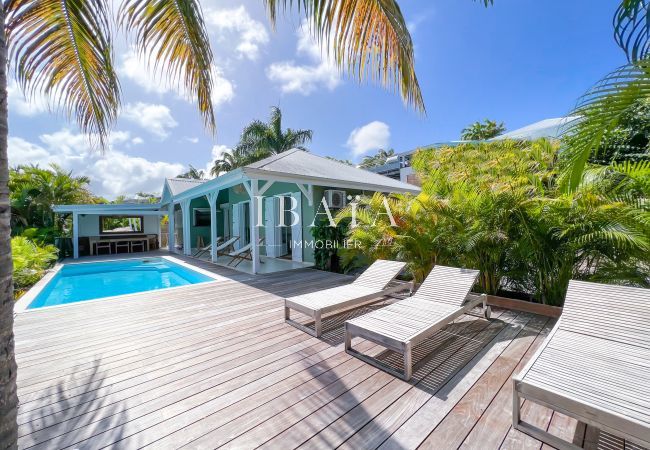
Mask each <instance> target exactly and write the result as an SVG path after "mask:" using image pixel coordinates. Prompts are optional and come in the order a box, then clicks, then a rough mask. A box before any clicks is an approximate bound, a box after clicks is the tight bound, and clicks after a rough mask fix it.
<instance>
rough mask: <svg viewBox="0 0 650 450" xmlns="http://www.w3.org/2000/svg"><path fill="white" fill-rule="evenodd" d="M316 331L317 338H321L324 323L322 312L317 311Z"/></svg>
mask: <svg viewBox="0 0 650 450" xmlns="http://www.w3.org/2000/svg"><path fill="white" fill-rule="evenodd" d="M314 330H315V331H316V337H320V335H321V333H322V332H323V322H322V320H321V312H320V311H316V312H315V313H314Z"/></svg>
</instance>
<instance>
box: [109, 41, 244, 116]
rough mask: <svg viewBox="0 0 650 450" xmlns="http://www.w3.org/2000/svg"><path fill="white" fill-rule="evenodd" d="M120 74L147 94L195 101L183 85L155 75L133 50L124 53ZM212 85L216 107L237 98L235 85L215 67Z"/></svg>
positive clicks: (213, 100) (150, 67)
mask: <svg viewBox="0 0 650 450" xmlns="http://www.w3.org/2000/svg"><path fill="white" fill-rule="evenodd" d="M118 72H119V73H120V75H122V76H124V77H126V78H128V79H130V80H131V81H133V82H134V83H135V84H137V85H138V86H140V87H142V88H143V89H144V90H145V92H148V93H152V94H158V95H161V96H162V95H165V94H170V93H171V94H174V95H175V96H176V97H177V98H181V99H183V100H185V101H188V102H193V101H194V98H193V97H192V96H191V95H189V94H188V93H187V92H186V91H185V89H184V87H183V86H182V85H178V84H177V83H172V82H170V81H169V80H168V79H167V78H166V77H162V76H160V74H158V73H154V71H153V68H152V65H151V64H147V62H146V61H145V60H144V59H143V58H142V57H141V55H139V54H138V53H137V52H136V50H135V49H133V48H131V49H130V50H129V51H126V52H124V55H123V56H122V64H121V65H120V67H119V69H118ZM212 83H213V86H212V103H213V104H214V106H215V107H217V106H219V105H221V104H223V103H226V102H229V101H230V100H232V99H233V97H234V96H235V86H234V84H233V83H232V82H231V81H230V80H228V79H227V78H225V77H224V74H223V70H221V68H219V67H217V66H215V65H213V66H212Z"/></svg>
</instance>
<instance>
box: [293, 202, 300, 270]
mask: <svg viewBox="0 0 650 450" xmlns="http://www.w3.org/2000/svg"><path fill="white" fill-rule="evenodd" d="M301 196H302V194H301V193H300V192H294V193H293V194H291V197H293V199H294V200H293V202H292V203H295V205H296V208H295V209H294V211H295V212H296V214H298V216H297V217H298V223H296V224H294V225H292V227H291V241H292V242H291V259H292V260H294V261H300V262H302V197H301Z"/></svg>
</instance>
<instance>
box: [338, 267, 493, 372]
mask: <svg viewBox="0 0 650 450" xmlns="http://www.w3.org/2000/svg"><path fill="white" fill-rule="evenodd" d="M478 273H479V272H478V271H476V270H467V269H458V268H454V267H445V266H436V267H434V268H433V270H432V271H431V273H430V274H429V276H428V277H427V278H426V279H425V280H424V283H422V285H421V286H420V288H419V289H418V291H417V292H416V294H415V295H414V296H413V297H411V298H409V299H407V300H402V301H399V302H396V303H393V304H391V305H388V306H386V307H384V308H381V309H378V310H376V311H372V312H370V313H368V314H365V315H363V316H361V317H357V318H354V319H352V320H349V321H347V322H346V323H345V330H346V338H345V348H346V351H347V352H348V353H351V354H353V355H355V356H359V357H361V358H362V359H363V360H364V361H367V362H370V363H371V364H374V365H376V366H377V367H379V368H382V369H386V367H385V366H383V365H381V364H379V363H377V362H375V361H373V360H371V359H369V358H368V357H366V356H365V355H360V354H358V353H356V351H355V350H353V349H352V347H351V341H352V337H353V336H360V337H362V338H364V339H368V340H371V341H373V342H375V343H377V344H380V345H384V346H385V347H388V348H390V349H391V350H394V351H397V352H401V353H402V354H403V356H404V370H405V371H404V374H403V375H402V377H403V378H404V379H406V380H408V379H409V378H410V377H411V370H412V361H411V350H412V348H413V347H414V346H415V345H417V344H419V343H420V342H422V341H423V340H424V339H426V338H427V337H429V336H431V335H432V334H433V333H435V332H436V331H438V330H439V329H440V328H442V327H443V326H444V325H446V324H447V323H449V322H451V321H453V320H454V319H455V318H456V317H459V316H460V315H462V314H464V313H466V312H469V310H471V309H473V308H474V307H475V306H477V305H478V304H481V303H484V297H471V298H469V299H468V294H469V292H470V290H471V289H472V286H473V285H474V283H475V282H476V278H477V276H478Z"/></svg>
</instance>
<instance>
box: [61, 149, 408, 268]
mask: <svg viewBox="0 0 650 450" xmlns="http://www.w3.org/2000/svg"><path fill="white" fill-rule="evenodd" d="M374 192H384V193H393V192H395V193H407V192H409V193H417V192H419V188H418V187H417V186H413V185H410V184H407V183H403V182H401V181H398V180H394V179H391V178H388V177H385V176H382V175H379V174H376V173H372V172H369V171H366V170H362V169H358V168H356V167H352V166H349V165H346V164H343V163H340V162H337V161H334V160H330V159H327V158H323V157H321V156H317V155H314V154H312V153H308V152H304V151H301V150H290V151H288V152H284V153H281V154H279V155H274V156H271V157H269V158H266V159H263V160H261V161H258V162H256V163H253V164H250V165H248V166H245V167H242V168H239V169H236V170H233V171H231V172H228V173H226V174H224V175H221V176H219V177H217V178H214V179H211V180H188V179H178V178H175V179H167V180H165V182H164V186H163V190H162V197H161V201H160V203H157V204H149V205H142V204H124V205H59V206H56V207H55V211H57V212H58V213H61V214H71V215H72V218H73V220H72V223H73V233H72V234H73V238H72V241H73V242H72V244H73V250H74V251H73V253H74V257H75V258H78V257H79V256H83V255H86V254H96V253H100V252H101V253H104V252H106V251H108V252H112V251H117V249H115V245H116V244H117V242H123V241H120V239H127V240H131V241H137V239H141V240H143V243H144V244H146V249H152V248H155V247H157V246H158V245H159V244H160V242H161V239H160V237H161V236H160V235H161V228H160V223H161V218H162V217H163V216H167V217H168V230H169V231H168V232H169V234H168V236H169V237H168V249H169V250H170V251H172V252H177V253H182V254H185V255H188V256H191V255H193V254H195V253H196V251H197V249H198V250H200V249H205V253H206V254H209V258H210V259H211V260H212V261H213V262H216V263H219V262H220V255H219V254H218V246H217V245H210V244H211V243H213V242H217V243H219V242H223V241H227V240H228V239H229V238H233V237H236V238H237V240H236V242H234V243H233V247H234V250H235V251H236V250H237V249H241V248H242V247H246V246H248V245H249V244H250V247H249V248H250V250H251V256H252V258H251V261H250V264H249V265H248V268H247V270H249V271H251V272H253V273H258V272H260V271H262V269H266V268H268V267H270V266H271V265H272V264H267V265H266V267H264V268H263V267H262V264H264V263H265V262H268V263H273V260H282V261H290V262H291V263H293V265H292V266H291V267H301V266H305V265H310V264H313V262H314V246H315V243H314V238H313V235H312V229H313V224H314V221H315V219H317V218H319V219H323V218H326V217H327V211H326V209H329V210H330V212H331V213H332V214H335V213H336V210H337V209H339V208H341V207H344V206H345V204H346V203H347V202H348V201H349V199H350V198H353V197H354V196H356V195H364V194H366V195H367V194H372V193H374ZM324 203H325V204H326V205H327V208H325V206H324ZM118 219H119V220H118ZM118 225H119V226H118ZM111 227H113V228H111ZM107 242H108V245H107ZM110 242H113V247H111V244H110ZM98 244H99V245H100V248H101V249H100V250H98V247H97V246H98Z"/></svg>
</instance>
